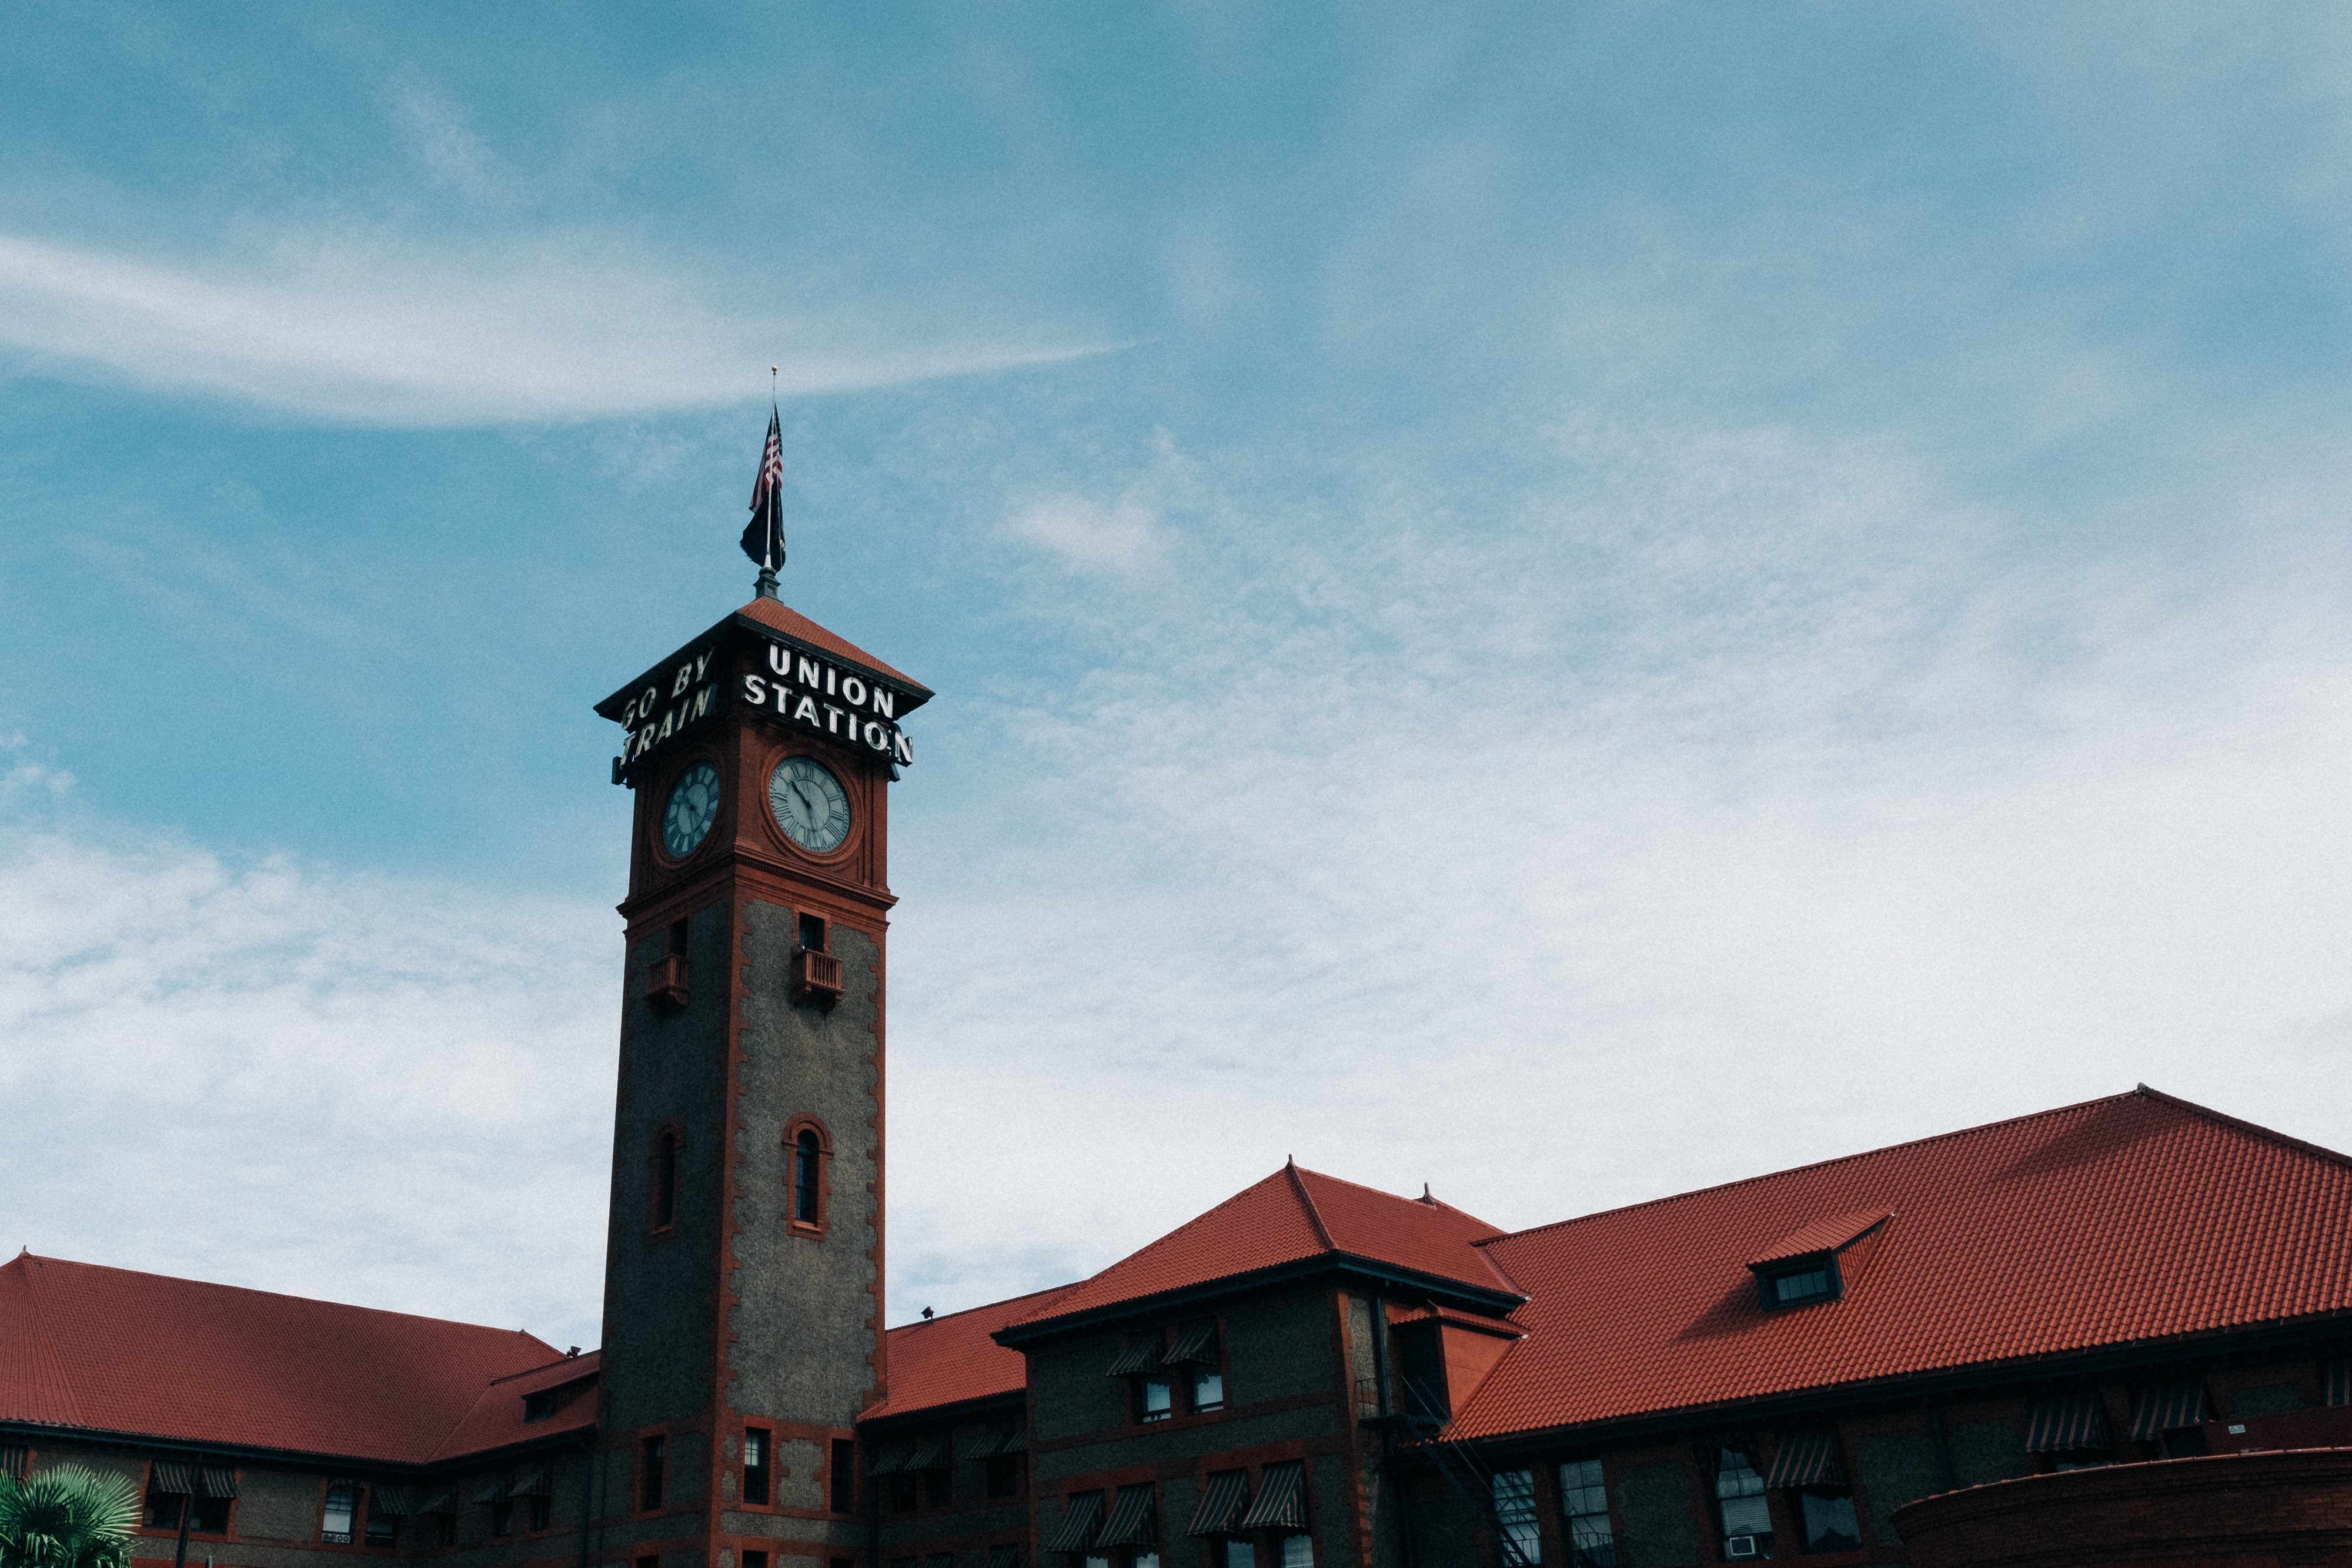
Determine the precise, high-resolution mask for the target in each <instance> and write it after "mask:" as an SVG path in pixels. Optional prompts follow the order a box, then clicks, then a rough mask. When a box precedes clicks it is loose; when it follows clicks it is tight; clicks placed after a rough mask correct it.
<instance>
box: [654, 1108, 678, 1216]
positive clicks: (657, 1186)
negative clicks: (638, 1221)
mask: <svg viewBox="0 0 2352 1568" xmlns="http://www.w3.org/2000/svg"><path fill="white" fill-rule="evenodd" d="M675 1224H677V1134H676V1133H674V1132H672V1131H671V1130H670V1129H668V1128H667V1127H665V1128H663V1129H662V1132H661V1135H660V1136H659V1137H657V1138H656V1139H655V1140H654V1228H655V1229H656V1230H667V1229H668V1228H670V1227H671V1226H673V1225H675Z"/></svg>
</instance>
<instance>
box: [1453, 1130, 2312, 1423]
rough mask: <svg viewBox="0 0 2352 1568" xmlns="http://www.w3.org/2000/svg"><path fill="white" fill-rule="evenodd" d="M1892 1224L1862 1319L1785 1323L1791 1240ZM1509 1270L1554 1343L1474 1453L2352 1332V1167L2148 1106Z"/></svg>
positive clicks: (1523, 1358)
mask: <svg viewBox="0 0 2352 1568" xmlns="http://www.w3.org/2000/svg"><path fill="white" fill-rule="evenodd" d="M1888 1210H1892V1211H1893V1212H1894V1218H1891V1219H1889V1220H1888V1221H1887V1222H1886V1223H1885V1225H1883V1226H1881V1227H1880V1228H1878V1229H1877V1231H1876V1232H1875V1233H1874V1235H1872V1236H1870V1237H1869V1238H1867V1239H1864V1242H1863V1243H1862V1244H1861V1245H1860V1246H1858V1247H1856V1248H1854V1249H1852V1250H1851V1251H1850V1252H1849V1253H1848V1255H1847V1257H1846V1259H1845V1260H1843V1270H1844V1273H1845V1276H1846V1291H1845V1295H1844V1297H1843V1299H1842V1300H1838V1301H1824V1302H1822V1303H1819V1304H1817V1305H1812V1306H1805V1307H1797V1308H1791V1309H1786V1310H1782V1311H1778V1312H1766V1311H1765V1310H1764V1309H1763V1308H1762V1307H1761V1306H1760V1305H1759V1302H1758V1301H1757V1297H1756V1287H1755V1282H1754V1277H1753V1276H1752V1275H1751V1274H1750V1273H1749V1272H1748V1262H1749V1261H1750V1260H1757V1259H1759V1257H1762V1256H1764V1255H1768V1254H1770V1253H1772V1252H1774V1251H1777V1250H1780V1248H1776V1247H1775V1245H1774V1242H1775V1239H1776V1238H1790V1239H1792V1240H1795V1239H1802V1240H1805V1241H1809V1242H1811V1243H1814V1244H1815V1248H1814V1249H1819V1241H1820V1239H1819V1237H1818V1236H1814V1235H1811V1234H1810V1231H1811V1220H1812V1218H1813V1217H1815V1216H1820V1215H1833V1216H1838V1217H1840V1218H1838V1219H1837V1221H1836V1222H1835V1223H1833V1224H1831V1225H1828V1226H1827V1227H1825V1229H1826V1230H1836V1229H1841V1228H1844V1227H1845V1226H1846V1224H1847V1223H1848V1222H1849V1220H1851V1219H1853V1218H1857V1217H1860V1218H1866V1217H1867V1214H1868V1213H1877V1214H1884V1213H1885V1212H1887V1211H1888ZM1865 1211H1866V1212H1865ZM1792 1233H1795V1234H1794V1236H1792ZM1787 1245H1789V1243H1788V1242H1783V1243H1782V1244H1781V1246H1782V1247H1785V1246H1787ZM1485 1250H1486V1251H1488V1252H1490V1253H1492V1254H1494V1255H1495V1257H1496V1259H1497V1260H1499V1261H1500V1262H1501V1263H1502V1264H1503V1265H1504V1266H1505V1267H1506V1268H1507V1269H1508V1270H1510V1272H1511V1275H1512V1276H1513V1277H1514V1278H1516V1279H1517V1280H1519V1281H1522V1282H1524V1283H1525V1284H1526V1286H1527V1287H1528V1291H1530V1299H1529V1300H1528V1301H1527V1302H1526V1303H1525V1304H1524V1305H1523V1306H1521V1307H1520V1308H1519V1309H1518V1310H1517V1311H1516V1312H1513V1313H1512V1320H1513V1321H1514V1322H1517V1323H1519V1324H1520V1325H1521V1326H1522V1327H1524V1328H1526V1329H1528V1331H1529V1333H1528V1338H1526V1339H1525V1340H1522V1341H1520V1342H1519V1343H1517V1345H1515V1346H1513V1347H1512V1349H1511V1351H1510V1352H1509V1354H1507V1355H1506V1356H1505V1357H1504V1359H1503V1361H1502V1362H1501V1364H1499V1365H1497V1366H1496V1369H1495V1372H1494V1374H1493V1375H1491V1376H1490V1377H1489V1378H1488V1379H1487V1380H1486V1383H1485V1384H1484V1385H1482V1386H1481V1387H1480V1389H1479V1390H1478V1392H1477V1394H1476V1395H1475V1396H1474V1397H1473V1398H1472V1399H1471V1400H1470V1402H1469V1403H1468V1404H1467V1405H1466V1406H1465V1407H1464V1409H1463V1410H1462V1411H1461V1412H1460V1413H1459V1414H1458V1416H1457V1417H1456V1419H1455V1421H1454V1426H1453V1428H1452V1430H1451V1432H1450V1433H1449V1435H1450V1436H1454V1437H1500V1436H1505V1435H1507V1434H1510V1433H1515V1432H1528V1431H1537V1430H1542V1429H1547V1428H1551V1427H1572V1426H1577V1425H1581V1424H1586V1423H1591V1422H1600V1421H1608V1420H1614V1419H1622V1418H1624V1417H1627V1416H1636V1415H1643V1414H1648V1413H1653V1412H1664V1411H1670V1410H1677V1409H1690V1408H1698V1407H1704V1406H1713V1405H1720V1404H1725V1403H1728V1402H1731V1401H1737V1400H1744V1399H1752V1398H1757V1397H1759V1396H1769V1395H1776V1394H1786V1393H1793V1392H1797V1391H1801V1390H1804V1389H1811V1388H1821V1387H1825V1386H1828V1385H1834V1384H1843V1383H1853V1382H1860V1381H1865V1380H1870V1379H1878V1378H1887V1377H1895V1376H1902V1375H1912V1374H1919V1373H1927V1372H1934V1371H1937V1370H1941V1369H1945V1368H1956V1367H1959V1366H1963V1365H1968V1364H1985V1363H1993V1364H1999V1363H2011V1364H2014V1363H2019V1362H2023V1361H2027V1360H2029V1359H2030V1358H2032V1357H2037V1356H2048V1355H2053V1354H2063V1353H2067V1352H2072V1351H2080V1350H2087V1349H2092V1348H2095V1347H2097V1346H2101V1345H2109V1344H2116V1343H2125V1342H2128V1341H2133V1340H2160V1339H2164V1338H2168V1337H2171V1336H2176V1335H2182V1334H2191V1333H2207V1332H2212V1331H2217V1330H2222V1329H2228V1328H2232V1327H2237V1326H2241V1325H2249V1324H2253V1323H2257V1322H2276V1321H2280V1320H2293V1319H2297V1318H2311V1317H2315V1316H2317V1315H2321V1314H2328V1313H2345V1312H2352V1160H2347V1159H2346V1158H2345V1157H2344V1156H2343V1155H2337V1154H2334V1153H2332V1152H2330V1151H2328V1150H2325V1149H2320V1148H2316V1147H2315V1146H2313V1145H2308V1144H2302V1143H2298V1142H2296V1141H2295V1140H2294V1139H2291V1138H2286V1137H2283V1136H2281V1135H2280V1134H2275V1133H2272V1132H2269V1131H2267V1130H2265V1129H2263V1128H2261V1127H2256V1126H2253V1125H2252V1124H2248V1123H2244V1122H2239V1121H2235V1120H2233V1119H2231V1118H2230V1117H2227V1116H2223V1115H2221V1114H2218V1113H2214V1112H2211V1111H2208V1110H2205V1109H2204V1108H2202V1107H2200V1106H2196V1105H2191V1104H2189V1103H2187V1102H2185V1101H2180V1100H2176V1099H2173V1098H2172V1097H2171V1096H2169V1095H2165V1094H2159V1093H2158V1092H2155V1091H2154V1090H2151V1089H2148V1088H2147V1087H2146V1086H2145V1085H2142V1086H2141V1087H2140V1088H2139V1089H2138V1090H2137V1091H2135V1092H2132V1093H2129V1094H2119V1095H2116V1096H2113V1097H2111V1098H2109V1099H2105V1100H2094V1101H2090V1102H2088V1103H2084V1104H2081V1105H2071V1106H2067V1107H2064V1108H2063V1109H2061V1110H2055V1111H2045V1112H2042V1113H2038V1114H2035V1115H2031V1116H2021V1117H2018V1118H2016V1119H2015V1120H2013V1121H2007V1122H1997V1123H1994V1124H1991V1125H1990V1126H1983V1127H1977V1128H1972V1129H1969V1130H1968V1131H1965V1132H1958V1133H1949V1134H1944V1135H1942V1136H1940V1137H1934V1138H1927V1139H1923V1140H1921V1141H1919V1142H1917V1143H1910V1144H1899V1145H1895V1146H1894V1147H1892V1148H1885V1149H1879V1150H1876V1151H1874V1152H1873V1153H1870V1154H1863V1155H1852V1156H1850V1157H1847V1158H1844V1159H1838V1160H1831V1161H1828V1162H1826V1163H1824V1164H1822V1165H1814V1166H1802V1167H1801V1168H1799V1169H1796V1170H1790V1171H1782V1172H1780V1173H1778V1174H1777V1175H1773V1176H1758V1177H1755V1178H1753V1179H1750V1180H1748V1181H1741V1182H1734V1183H1732V1184H1730V1185H1729V1186H1717V1187H1710V1188H1707V1189H1706V1190H1704V1191H1700V1192H1694V1193H1685V1194H1684V1195H1682V1196H1681V1197H1669V1198H1662V1199H1659V1200H1657V1201H1654V1202H1651V1203H1645V1204H1638V1205H1635V1206H1633V1207H1630V1208H1620V1209H1613V1210H1611V1211H1609V1212H1607V1213H1602V1214H1594V1215H1588V1216H1586V1217H1584V1218H1580V1219H1571V1220H1566V1221H1563V1222H1561V1223H1559V1224H1556V1225H1549V1226H1544V1227H1541V1228H1537V1229H1533V1230H1526V1231H1520V1232H1518V1233H1517V1234H1515V1235H1511V1236H1507V1237H1504V1238H1502V1239H1498V1240H1496V1241H1493V1242H1491V1243H1489V1244H1488V1245H1487V1246H1486V1249H1485Z"/></svg>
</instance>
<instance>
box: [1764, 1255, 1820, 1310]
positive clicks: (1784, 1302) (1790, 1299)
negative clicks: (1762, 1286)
mask: <svg viewBox="0 0 2352 1568" xmlns="http://www.w3.org/2000/svg"><path fill="white" fill-rule="evenodd" d="M1766 1278H1767V1280H1768V1281H1769V1283H1770V1287H1771V1291H1770V1294H1771V1297H1772V1299H1771V1301H1769V1302H1767V1303H1766V1304H1767V1305H1769V1306H1775V1307H1795V1306H1801V1305H1803V1304H1804V1303H1805V1302H1807V1301H1828V1300H1829V1299H1830V1298H1831V1297H1832V1296H1834V1295H1836V1294H1837V1293H1838V1288H1837V1260H1835V1259H1823V1260H1822V1261H1821V1263H1820V1264H1819V1265H1818V1266H1816V1267H1814V1268H1811V1269H1797V1270H1790V1272H1788V1273H1786V1274H1771V1275H1768V1276H1766Z"/></svg>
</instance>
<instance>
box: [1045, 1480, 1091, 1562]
mask: <svg viewBox="0 0 2352 1568" xmlns="http://www.w3.org/2000/svg"><path fill="white" fill-rule="evenodd" d="M1100 1523H1102V1493H1100V1492H1098V1491H1082V1492H1080V1493H1078V1495H1077V1496H1076V1497H1074V1498H1071V1499H1069V1500H1066V1501H1065V1502H1064V1503H1063V1504H1062V1517H1061V1518H1060V1519H1059V1520H1058V1521H1055V1525H1054V1532H1053V1533H1052V1534H1051V1535H1049V1536H1047V1537H1046V1538H1045V1550H1046V1551H1048V1552H1084V1551H1085V1550H1086V1549H1087V1547H1089V1546H1092V1545H1093V1544H1094V1543H1095V1527H1096V1526H1097V1525H1099V1524H1100Z"/></svg>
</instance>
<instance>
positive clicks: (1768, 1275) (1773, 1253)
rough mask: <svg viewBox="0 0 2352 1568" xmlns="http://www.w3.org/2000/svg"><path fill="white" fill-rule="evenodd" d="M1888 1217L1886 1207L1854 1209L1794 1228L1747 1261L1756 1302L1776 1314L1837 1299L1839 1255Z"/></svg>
mask: <svg viewBox="0 0 2352 1568" xmlns="http://www.w3.org/2000/svg"><path fill="white" fill-rule="evenodd" d="M1892 1218H1895V1215H1894V1211H1893V1210H1891V1209H1885V1208H1858V1209H1853V1210H1851V1211H1849V1212H1847V1213H1844V1214H1833V1215H1830V1216H1828V1217H1826V1218H1822V1219H1816V1220H1813V1221H1811V1222H1810V1223H1808V1224H1805V1225H1801V1226H1799V1227H1798V1228H1796V1229H1794V1230H1792V1231H1790V1232H1789V1234H1788V1235H1786V1236H1783V1237H1782V1238H1780V1240H1778V1241H1776V1242H1774V1243H1773V1244H1772V1245H1771V1246H1769V1247H1768V1248H1766V1249H1764V1251H1763V1253H1762V1254H1761V1255H1760V1256H1759V1257H1755V1258H1751V1259H1749V1260H1748V1272H1749V1273H1751V1274H1753V1275H1755V1276H1756V1302H1757V1304H1758V1305H1759V1306H1760V1307H1762V1308H1763V1309H1764V1310H1765V1311H1766V1312H1783V1311H1786V1310H1787V1309H1789V1308H1791V1307H1806V1306H1811V1305H1812V1304H1813V1303H1814V1302H1816V1301H1836V1300H1838V1299H1839V1298H1840V1297H1842V1296H1843V1295H1844V1294H1845V1291H1846V1283H1847V1281H1846V1272H1847V1270H1845V1269H1844V1268H1843V1267H1841V1266H1840V1263H1839V1258H1840V1256H1841V1255H1842V1254H1843V1253H1844V1252H1845V1251H1846V1249H1849V1248H1851V1247H1853V1245H1854V1244H1855V1243H1856V1242H1858V1241H1860V1240H1862V1239H1864V1237H1867V1236H1871V1235H1874V1234H1875V1233H1876V1232H1877V1230H1878V1228H1880V1227H1881V1226H1883V1225H1885V1223H1886V1222H1887V1221H1888V1220H1890V1219H1892Z"/></svg>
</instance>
